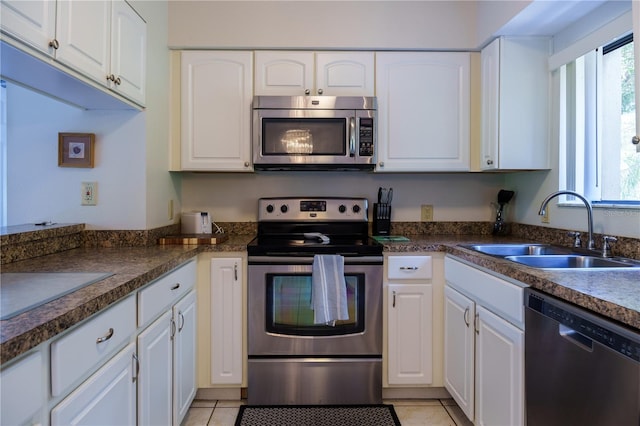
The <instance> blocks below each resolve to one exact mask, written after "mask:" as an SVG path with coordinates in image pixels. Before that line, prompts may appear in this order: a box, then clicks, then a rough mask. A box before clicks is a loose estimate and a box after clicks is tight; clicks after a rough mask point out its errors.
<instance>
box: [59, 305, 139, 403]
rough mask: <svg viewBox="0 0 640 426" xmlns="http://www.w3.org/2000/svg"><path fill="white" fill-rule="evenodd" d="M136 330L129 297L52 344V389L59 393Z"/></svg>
mask: <svg viewBox="0 0 640 426" xmlns="http://www.w3.org/2000/svg"><path fill="white" fill-rule="evenodd" d="M135 331H136V299H135V298H134V297H128V298H126V299H125V300H123V301H122V302H119V303H118V304H116V305H115V306H113V307H111V308H109V309H107V310H106V311H104V312H102V313H100V314H98V315H97V316H95V317H93V318H91V319H89V320H87V321H86V322H85V323H83V324H82V325H80V326H79V327H78V328H76V329H75V330H73V331H72V332H70V333H68V334H66V335H65V336H64V337H61V338H60V339H57V340H55V341H54V342H53V343H51V392H52V394H53V396H58V395H60V394H62V392H63V391H64V390H65V389H67V388H68V387H69V386H70V385H72V384H73V383H74V382H76V381H77V380H78V379H80V378H81V377H82V376H84V375H85V374H86V373H87V372H89V371H90V370H91V369H93V367H97V366H98V364H100V362H101V361H104V360H106V358H107V357H108V356H109V355H111V354H112V353H113V352H114V351H115V350H116V349H118V348H119V347H121V346H122V345H123V344H124V343H125V342H126V341H127V340H129V338H130V337H131V335H133V333H134V332H135Z"/></svg>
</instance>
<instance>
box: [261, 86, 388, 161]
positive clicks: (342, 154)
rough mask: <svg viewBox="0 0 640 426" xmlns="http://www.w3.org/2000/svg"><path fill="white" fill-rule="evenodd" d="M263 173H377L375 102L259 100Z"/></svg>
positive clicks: (324, 98)
mask: <svg viewBox="0 0 640 426" xmlns="http://www.w3.org/2000/svg"><path fill="white" fill-rule="evenodd" d="M252 109H253V165H254V168H255V169H257V170H373V168H374V166H375V164H376V161H375V154H376V140H377V130H376V120H377V117H376V110H377V101H376V98H375V97H355V96H255V97H254V98H253V106H252Z"/></svg>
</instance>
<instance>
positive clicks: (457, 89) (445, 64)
mask: <svg viewBox="0 0 640 426" xmlns="http://www.w3.org/2000/svg"><path fill="white" fill-rule="evenodd" d="M470 62H471V58H470V53H466V52H383V53H377V54H376V92H377V96H378V158H377V167H376V171H378V172H430V171H438V172H441V171H468V170H469V168H470V167H469V148H470V146H469V144H470V139H469V138H470V133H469V132H470V131H469V127H470Z"/></svg>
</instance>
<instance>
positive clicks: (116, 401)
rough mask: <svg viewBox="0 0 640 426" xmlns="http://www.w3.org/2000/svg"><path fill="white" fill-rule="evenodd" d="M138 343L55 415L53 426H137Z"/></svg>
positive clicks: (60, 405)
mask: <svg viewBox="0 0 640 426" xmlns="http://www.w3.org/2000/svg"><path fill="white" fill-rule="evenodd" d="M135 352H136V346H135V343H130V344H129V345H127V346H126V347H125V348H124V349H123V350H121V351H120V352H118V354H117V355H116V356H115V357H113V358H112V359H111V360H109V361H108V362H107V363H106V364H105V365H104V366H103V367H102V368H100V369H99V370H98V371H97V372H96V373H94V374H93V375H92V376H91V377H90V378H89V379H88V380H87V381H85V382H84V383H83V384H82V385H80V386H79V387H78V388H76V390H74V391H73V392H71V394H69V395H68V396H67V397H66V398H65V399H64V400H62V402H60V403H59V404H58V405H57V406H56V407H55V408H54V409H53V410H52V411H51V425H54V426H55V425H64V426H67V425H85V424H88V425H98V424H101V425H133V424H135V422H136V381H135V365H136V363H135V358H134V356H135Z"/></svg>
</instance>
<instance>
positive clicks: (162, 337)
mask: <svg viewBox="0 0 640 426" xmlns="http://www.w3.org/2000/svg"><path fill="white" fill-rule="evenodd" d="M172 319H173V317H172V313H171V312H165V313H164V314H163V315H162V316H161V317H160V318H158V319H157V320H156V321H155V322H154V323H153V324H151V325H150V326H149V327H148V328H147V329H146V330H145V331H143V332H142V333H140V335H139V336H138V358H139V362H140V379H139V381H138V423H139V424H141V425H161V424H163V425H169V424H171V419H172V407H173V405H172V395H171V389H172V385H171V382H172V378H173V375H172V369H171V361H172V359H173V348H172V342H171V331H172V327H171V325H172Z"/></svg>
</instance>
